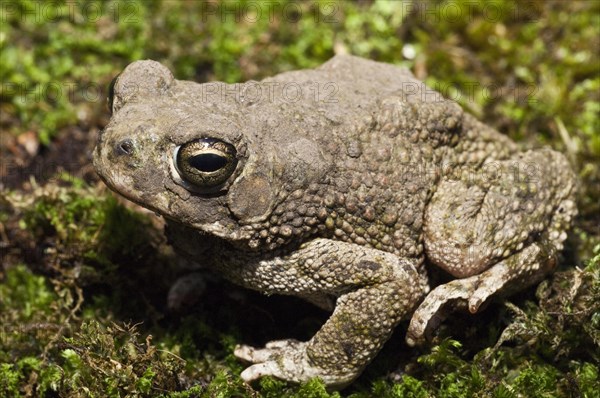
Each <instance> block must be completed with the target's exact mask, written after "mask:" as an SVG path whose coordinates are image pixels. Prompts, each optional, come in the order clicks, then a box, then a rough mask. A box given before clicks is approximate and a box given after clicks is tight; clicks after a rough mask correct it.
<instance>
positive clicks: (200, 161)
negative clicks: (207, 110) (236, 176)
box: [175, 138, 237, 188]
mask: <svg viewBox="0 0 600 398" xmlns="http://www.w3.org/2000/svg"><path fill="white" fill-rule="evenodd" d="M235 155H236V150H235V148H234V147H233V145H231V144H228V143H226V142H223V141H221V140H218V139H216V138H201V139H199V140H195V141H191V142H188V143H187V144H183V145H181V146H180V147H179V148H177V149H176V155H175V166H176V168H177V172H178V173H179V175H180V176H181V178H183V179H184V180H185V181H187V182H189V183H190V184H193V185H195V186H197V187H205V188H210V187H214V186H217V185H220V184H222V183H224V182H225V181H227V179H228V178H229V177H231V175H232V174H233V172H234V171H235V167H236V166H237V159H236V157H235Z"/></svg>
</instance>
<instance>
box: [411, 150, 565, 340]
mask: <svg viewBox="0 0 600 398" xmlns="http://www.w3.org/2000/svg"><path fill="white" fill-rule="evenodd" d="M488 166H489V167H488V168H487V171H488V173H485V172H479V173H477V174H474V173H471V174H469V173H466V174H465V175H461V176H459V177H455V178H446V179H445V180H444V181H442V182H441V183H440V185H439V187H438V190H437V191H436V192H435V194H434V195H433V197H432V200H431V202H430V204H429V206H428V209H427V211H426V213H425V223H424V232H425V250H426V254H427V257H428V259H429V261H431V262H432V263H434V264H436V265H437V266H439V267H440V268H442V269H444V270H446V271H447V272H448V273H450V274H451V275H453V276H455V277H457V278H463V279H456V280H453V281H451V282H449V283H447V284H445V285H441V286H438V287H436V288H435V289H434V290H433V291H432V292H431V293H429V294H428V296H427V297H426V298H425V300H424V301H423V303H421V305H420V306H419V308H418V309H417V311H416V312H415V313H414V315H413V318H412V321H411V325H410V327H409V331H408V334H407V340H408V342H409V343H413V344H414V343H417V342H419V341H422V340H423V338H424V334H425V331H426V329H428V328H432V327H435V326H436V324H437V323H439V322H440V320H441V318H442V317H443V314H444V313H445V312H447V310H448V309H449V308H448V307H452V306H466V307H468V309H469V311H470V312H472V313H474V312H476V311H477V310H478V308H479V306H480V305H481V304H482V303H483V302H485V301H486V300H487V299H488V298H489V297H491V296H494V295H496V294H497V293H506V292H511V291H514V290H518V289H520V288H522V287H524V286H527V285H531V284H534V283H536V282H539V281H540V280H541V279H543V277H544V276H545V275H546V274H547V273H548V272H550V271H551V270H552V269H553V268H554V266H555V265H556V258H555V257H556V253H557V252H558V251H559V250H561V249H562V242H563V241H564V239H565V238H566V233H565V230H566V229H567V228H568V227H569V224H570V222H571V219H572V218H573V216H574V215H575V213H576V208H575V203H574V198H573V196H574V186H575V177H574V175H573V173H572V171H571V170H570V167H569V165H568V163H567V161H566V159H565V158H564V157H563V156H562V155H561V154H559V153H557V152H554V151H551V150H548V149H544V150H539V151H529V152H525V153H522V154H519V155H516V156H515V157H514V158H512V159H508V160H503V161H498V162H494V163H488ZM484 169H485V168H484ZM450 309H451V308H450Z"/></svg>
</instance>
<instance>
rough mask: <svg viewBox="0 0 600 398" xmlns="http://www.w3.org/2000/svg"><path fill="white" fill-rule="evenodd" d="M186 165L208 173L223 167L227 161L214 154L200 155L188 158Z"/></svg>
mask: <svg viewBox="0 0 600 398" xmlns="http://www.w3.org/2000/svg"><path fill="white" fill-rule="evenodd" d="M188 163H189V165H190V166H192V167H193V168H195V169H198V170H200V171H203V172H206V173H210V172H213V171H217V170H219V169H222V168H223V167H225V165H226V164H227V159H225V158H224V157H223V156H220V155H217V154H214V153H202V154H200V155H195V156H192V157H191V158H189V160H188Z"/></svg>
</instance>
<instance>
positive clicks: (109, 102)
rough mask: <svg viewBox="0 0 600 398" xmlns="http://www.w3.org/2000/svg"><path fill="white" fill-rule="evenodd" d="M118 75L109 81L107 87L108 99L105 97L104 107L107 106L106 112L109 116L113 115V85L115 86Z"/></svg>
mask: <svg viewBox="0 0 600 398" xmlns="http://www.w3.org/2000/svg"><path fill="white" fill-rule="evenodd" d="M119 75H120V74H119ZM119 75H117V76H115V77H114V78H113V79H112V80H111V82H110V85H109V86H108V97H106V106H108V111H109V112H110V114H111V115H112V114H113V102H114V100H115V84H117V80H118V79H119Z"/></svg>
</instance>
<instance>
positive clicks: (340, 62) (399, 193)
mask: <svg viewBox="0 0 600 398" xmlns="http://www.w3.org/2000/svg"><path fill="white" fill-rule="evenodd" d="M110 106H111V111H112V118H111V120H110V122H109V124H108V125H107V127H106V129H105V130H104V131H103V132H102V133H101V135H100V137H99V140H98V144H97V147H96V149H95V152H94V165H95V167H96V170H97V171H98V174H99V175H100V176H101V177H102V179H103V180H104V181H105V183H106V184H107V185H108V186H109V187H110V188H112V189H113V190H115V191H116V192H118V193H120V194H121V195H123V196H125V197H126V198H128V199H130V200H132V201H134V202H136V203H138V204H140V205H142V206H145V207H147V208H149V209H151V210H154V211H155V212H157V213H159V214H161V215H162V216H163V217H164V218H165V219H166V222H167V234H168V236H169V238H170V240H171V241H172V242H173V245H174V246H175V248H176V249H178V251H179V252H180V253H182V254H183V255H185V256H187V257H189V258H191V259H193V260H194V261H196V262H197V263H199V264H202V265H204V266H206V267H208V268H211V269H213V270H214V271H215V272H218V273H220V274H222V275H223V276H225V277H226V278H228V279H230V280H232V281H233V282H235V283H238V284H240V285H242V286H245V287H248V288H251V289H255V290H258V291H260V292H263V293H265V294H285V295H294V296H299V297H301V298H303V299H306V300H308V301H309V302H312V303H314V304H315V305H318V306H320V307H322V308H325V309H329V310H332V314H331V316H330V318H329V320H328V321H327V322H326V323H325V324H324V325H323V327H322V328H321V329H320V330H319V331H318V332H317V333H316V334H315V335H314V336H313V337H312V338H311V339H310V340H309V341H307V342H298V341H293V340H284V341H274V342H271V343H269V344H267V346H266V347H265V348H253V347H249V346H239V347H238V348H237V349H236V351H235V355H236V356H238V357H239V358H241V359H243V360H245V361H248V362H250V363H251V364H252V365H251V366H250V367H248V368H247V369H246V370H245V371H244V372H243V373H242V377H243V378H244V379H245V380H246V381H251V380H254V379H257V378H260V377H262V376H264V375H273V376H276V377H278V378H281V379H284V380H289V381H294V382H301V381H305V380H307V379H309V378H312V377H320V378H322V379H323V380H324V382H325V383H326V384H327V385H329V386H332V387H334V388H335V387H338V388H339V387H342V386H345V385H347V384H349V383H350V382H352V380H354V379H355V378H356V377H357V376H358V375H359V374H360V373H361V372H362V370H363V369H364V368H365V366H366V365H367V364H368V363H369V362H370V361H371V360H372V359H373V357H374V356H375V355H376V354H377V352H378V351H379V350H380V348H381V346H382V345H383V344H384V342H385V341H386V340H387V339H388V338H389V336H390V334H391V333H392V331H393V329H394V327H395V326H396V325H397V324H398V323H399V322H400V321H401V320H403V319H410V325H409V328H408V332H407V341H408V342H409V344H417V343H421V342H422V341H423V340H424V338H425V334H426V331H429V330H430V329H431V328H434V327H435V326H437V324H438V323H439V322H440V319H441V317H442V315H443V314H445V313H446V312H447V310H448V309H449V308H452V309H456V308H459V307H464V308H467V309H468V310H469V311H470V312H472V313H475V312H477V310H478V309H479V308H480V306H481V305H482V304H483V303H484V302H486V301H487V300H488V299H489V298H491V297H494V296H497V295H499V294H506V293H510V292H512V291H515V290H518V289H522V288H524V287H526V286H529V285H531V284H534V283H536V282H538V281H540V280H541V279H542V278H543V277H544V276H545V275H546V274H547V273H549V272H550V271H551V270H552V269H553V268H554V267H555V265H556V253H557V252H558V251H560V250H561V249H562V246H563V241H564V240H565V238H566V232H565V231H566V230H567V229H568V227H569V224H570V222H571V220H572V219H573V217H574V215H575V214H576V208H575V204H574V192H575V176H574V174H573V172H572V171H571V169H570V167H569V164H568V162H567V160H566V159H565V157H564V156H563V155H561V154H560V153H557V152H555V151H552V150H550V149H547V148H544V149H539V150H533V151H524V152H522V151H520V150H519V148H518V147H517V145H516V144H515V143H513V142H512V141H511V140H510V139H508V138H507V137H505V136H503V135H501V134H500V133H498V132H496V131H495V130H493V129H492V128H490V127H488V126H486V125H485V124H483V123H481V122H479V121H477V120H476V119H475V118H474V117H473V116H471V115H469V114H467V113H465V112H463V110H462V109H461V108H460V107H459V106H458V105H457V104H456V103H454V102H452V101H449V100H446V99H444V98H442V97H441V96H440V95H439V94H438V93H436V92H435V91H433V90H431V89H428V88H427V87H426V86H424V85H423V83H421V82H420V81H418V80H416V79H415V78H414V77H413V76H412V75H411V74H410V72H409V71H408V70H406V69H402V68H398V67H395V66H393V65H389V64H384V63H378V62H373V61H369V60H365V59H361V58H358V57H353V56H336V57H334V58H333V59H331V60H330V61H328V62H327V63H325V64H323V65H321V66H320V67H318V68H316V69H309V70H301V71H294V72H287V73H282V74H279V75H277V76H274V77H271V78H268V79H265V80H263V81H261V82H247V83H243V84H236V85H228V84H225V83H218V82H217V83H205V84H198V83H194V82H189V81H180V80H175V79H174V77H173V75H172V73H171V72H170V71H169V70H168V69H167V68H166V67H164V66H162V65H161V64H159V63H157V62H154V61H138V62H134V63H132V64H130V65H129V66H128V67H127V68H126V69H125V70H124V71H123V73H122V74H121V75H120V76H119V77H118V79H117V80H116V82H115V84H114V88H113V92H112V95H111V105H110ZM433 267H438V268H440V269H442V270H443V271H444V272H446V273H447V274H449V275H451V276H452V278H451V281H450V282H448V283H446V284H442V285H440V286H430V282H429V280H428V273H429V272H430V270H431V269H432V268H433Z"/></svg>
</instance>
